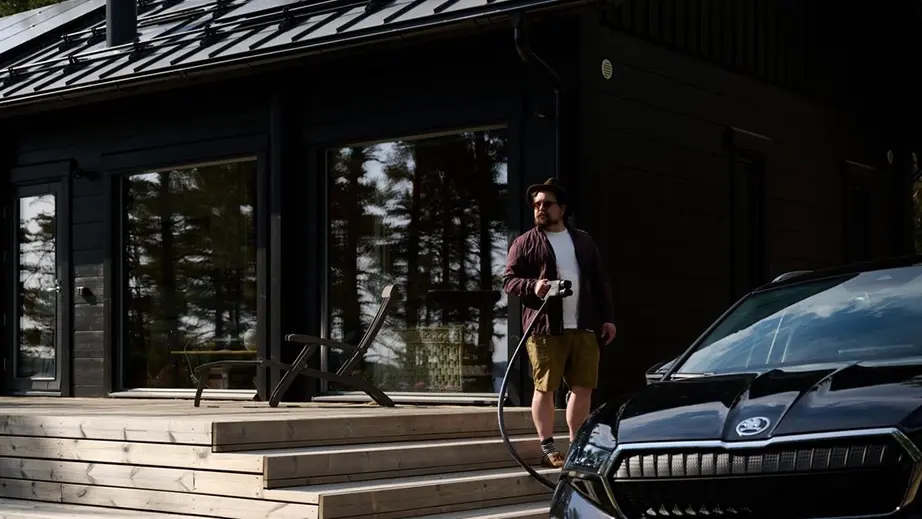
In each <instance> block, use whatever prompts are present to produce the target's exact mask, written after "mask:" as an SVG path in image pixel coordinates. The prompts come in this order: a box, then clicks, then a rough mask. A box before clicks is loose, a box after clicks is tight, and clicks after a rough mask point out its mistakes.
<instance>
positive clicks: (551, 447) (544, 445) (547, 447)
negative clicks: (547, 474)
mask: <svg viewBox="0 0 922 519" xmlns="http://www.w3.org/2000/svg"><path fill="white" fill-rule="evenodd" d="M541 450H542V451H543V452H544V455H545V456H546V455H548V454H550V453H552V452H555V451H556V450H557V445H555V444H554V437H553V436H551V437H550V438H545V439H543V440H541Z"/></svg>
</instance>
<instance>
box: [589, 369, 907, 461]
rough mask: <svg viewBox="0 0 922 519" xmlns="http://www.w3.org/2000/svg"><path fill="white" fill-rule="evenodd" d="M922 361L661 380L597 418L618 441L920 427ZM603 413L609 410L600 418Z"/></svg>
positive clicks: (734, 438) (760, 436) (735, 438)
mask: <svg viewBox="0 0 922 519" xmlns="http://www.w3.org/2000/svg"><path fill="white" fill-rule="evenodd" d="M920 406H922V361H919V362H914V363H892V362H891V363H886V364H884V363H877V364H872V363H852V364H837V365H830V364H824V365H814V366H799V367H792V368H785V369H773V370H770V371H763V372H755V373H742V374H732V375H719V376H703V377H698V378H692V379H685V380H677V381H669V382H661V383H657V384H652V385H649V386H647V387H646V388H645V389H643V390H641V391H640V392H639V393H637V394H635V395H633V396H632V397H631V398H630V399H629V400H628V401H627V402H625V403H624V404H623V405H621V406H618V407H617V408H608V409H605V410H604V411H603V413H601V416H599V420H600V421H602V422H607V423H609V424H612V425H615V424H617V425H615V428H616V431H617V440H618V442H619V443H632V442H651V441H669V440H723V441H728V442H730V441H741V440H761V439H765V438H769V437H772V436H780V435H788V434H800V433H810V432H822V431H832V430H843V429H864V428H877V427H893V426H899V427H901V428H902V429H903V430H905V431H907V432H913V431H914V430H918V429H919V428H920V427H922V412H920ZM605 415H608V416H605Z"/></svg>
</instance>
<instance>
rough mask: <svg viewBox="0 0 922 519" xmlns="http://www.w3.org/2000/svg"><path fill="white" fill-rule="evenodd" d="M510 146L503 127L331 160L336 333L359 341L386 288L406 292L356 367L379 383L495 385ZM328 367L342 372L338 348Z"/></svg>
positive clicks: (480, 388) (341, 152) (502, 341)
mask: <svg viewBox="0 0 922 519" xmlns="http://www.w3.org/2000/svg"><path fill="white" fill-rule="evenodd" d="M506 143H507V139H506V134H505V131H504V130H485V131H472V132H464V133H458V134H452V135H445V136H437V137H427V138H421V139H413V140H401V141H394V142H382V143H378V144H372V145H367V146H355V147H347V148H342V149H335V150H330V151H329V152H328V155H327V164H328V166H327V167H328V169H329V173H328V175H329V177H328V178H329V193H330V195H329V200H330V202H329V204H330V205H329V222H330V229H329V231H330V232H329V238H328V240H329V242H328V247H329V249H328V251H329V279H328V287H329V298H328V319H329V324H330V330H331V333H330V335H331V337H332V338H335V339H338V340H345V341H346V342H348V343H351V344H355V343H357V342H358V341H359V340H360V338H361V336H362V334H363V333H364V331H365V329H366V328H367V326H368V325H369V323H370V321H371V318H372V317H373V315H374V313H375V311H376V310H377V307H378V305H379V304H380V293H381V290H382V288H383V287H384V285H385V284H387V283H397V284H398V285H399V291H398V293H397V298H398V304H397V305H396V309H395V310H393V311H392V313H391V316H390V318H389V320H388V322H387V323H386V324H385V326H384V327H383V328H382V330H381V332H380V333H379V334H378V338H377V340H376V343H375V344H374V345H373V346H372V348H371V349H370V350H369V352H368V354H367V355H366V356H365V359H364V362H363V363H360V365H359V367H358V368H357V369H358V370H359V371H362V372H363V374H364V376H365V377H367V378H368V379H369V380H371V381H373V382H374V383H375V384H377V385H378V386H379V387H382V388H383V389H385V390H391V391H424V392H461V391H463V392H479V393H487V392H495V391H496V389H498V380H499V379H500V378H501V377H502V373H503V371H504V370H505V361H506V356H507V351H506V337H507V326H506V317H507V304H506V297H505V294H503V293H502V290H501V275H502V269H503V266H504V263H505V258H506V249H507V243H508V242H507V239H508V238H507V225H506V221H507V211H508V203H507V200H508V193H507V178H506V145H507V144H506ZM331 359H332V360H331V366H330V369H336V368H337V367H338V366H339V364H338V363H339V362H340V360H341V359H340V356H339V354H338V352H335V351H333V352H331ZM332 389H337V388H335V387H332ZM344 389H345V388H344Z"/></svg>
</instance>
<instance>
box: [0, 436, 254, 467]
mask: <svg viewBox="0 0 922 519" xmlns="http://www.w3.org/2000/svg"><path fill="white" fill-rule="evenodd" d="M0 438H2V440H0V456H3V457H14V458H43V459H58V460H73V461H88V462H93V463H123V464H127V465H142V466H156V467H174V468H188V469H203V470H220V471H226V472H243V473H248V474H262V473H263V460H262V458H260V457H258V456H247V455H240V454H224V453H216V452H213V451H212V448H211V446H210V445H177V444H163V443H138V442H122V441H112V440H81V439H72V438H43V437H38V436H0Z"/></svg>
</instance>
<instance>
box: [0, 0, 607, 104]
mask: <svg viewBox="0 0 922 519" xmlns="http://www.w3.org/2000/svg"><path fill="white" fill-rule="evenodd" d="M587 5H597V2H596V1H595V0H522V1H517V2H515V3H514V5H509V4H503V5H499V6H496V7H493V6H492V5H487V6H486V7H485V8H484V9H478V10H477V11H474V12H469V13H465V14H464V15H460V16H456V17H452V18H446V19H439V20H429V21H426V22H423V23H418V24H416V25H414V26H412V27H409V28H389V29H387V30H380V29H373V30H369V31H368V32H365V33H362V34H356V35H352V36H348V37H344V38H339V39H336V40H335V41H332V42H316V43H312V44H307V45H304V44H293V45H289V46H285V47H275V48H271V49H267V50H263V51H253V52H250V53H247V54H245V55H242V56H240V55H236V56H230V57H227V58H215V59H211V60H207V61H204V62H200V63H194V64H189V65H178V66H176V67H173V68H170V69H166V70H158V71H154V72H151V73H147V74H145V73H143V72H142V73H138V74H133V75H131V76H127V77H125V78H119V79H114V80H107V81H100V82H97V83H91V84H87V85H79V86H75V87H68V88H62V89H58V90H52V91H42V92H40V93H36V94H32V95H25V96H19V97H13V98H11V99H7V100H0V118H6V117H11V116H18V115H22V114H23V112H24V111H31V110H29V109H30V108H35V107H36V106H37V105H39V104H42V105H43V107H44V108H45V109H48V108H50V105H51V104H53V103H55V102H56V101H57V102H64V103H71V102H74V101H79V100H81V99H83V98H86V97H89V96H95V95H99V94H105V93H110V92H112V91H124V90H137V89H140V88H143V87H149V86H154V85H156V84H159V83H167V82H173V81H176V80H192V79H199V78H203V79H204V78H209V77H211V76H216V75H219V74H222V73H227V72H233V71H239V70H245V69H252V68H258V67H264V66H268V65H271V64H277V63H279V62H286V61H291V60H296V59H300V58H307V57H311V56H316V55H318V54H325V53H333V52H341V51H343V50H346V49H354V48H357V47H362V46H368V45H371V44H377V43H382V42H386V41H392V40H402V39H406V38H416V37H420V36H422V35H424V34H431V33H436V32H444V31H446V30H453V29H457V28H458V27H459V26H462V25H464V24H473V25H475V26H477V27H478V28H482V27H483V26H484V25H495V24H497V23H504V22H506V21H507V20H508V19H509V18H510V17H511V16H512V15H514V14H516V13H522V12H529V13H539V12H541V13H544V12H549V11H560V10H568V9H573V8H578V7H580V6H587Z"/></svg>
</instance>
